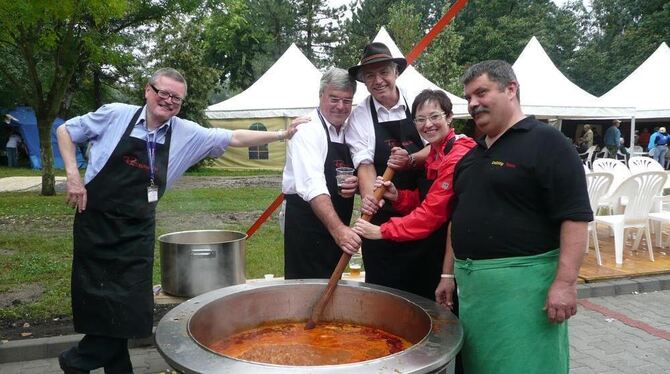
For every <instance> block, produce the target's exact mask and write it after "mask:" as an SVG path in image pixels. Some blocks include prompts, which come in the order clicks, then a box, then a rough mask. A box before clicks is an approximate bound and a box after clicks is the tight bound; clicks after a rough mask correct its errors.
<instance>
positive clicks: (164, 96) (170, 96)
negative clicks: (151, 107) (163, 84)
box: [149, 83, 184, 104]
mask: <svg viewBox="0 0 670 374" xmlns="http://www.w3.org/2000/svg"><path fill="white" fill-rule="evenodd" d="M149 87H151V89H152V90H154V92H155V93H156V95H158V97H160V98H161V99H164V100H167V99H172V102H173V103H175V104H181V103H183V102H184V98H183V97H179V96H177V95H173V94H171V93H169V92H167V91H164V90H159V89H158V88H156V87H155V86H154V85H153V84H151V83H149Z"/></svg>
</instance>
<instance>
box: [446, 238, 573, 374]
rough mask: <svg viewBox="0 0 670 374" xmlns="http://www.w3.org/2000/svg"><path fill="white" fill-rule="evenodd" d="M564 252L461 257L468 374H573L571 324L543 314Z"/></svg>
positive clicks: (460, 285) (459, 269)
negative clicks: (495, 257)
mask: <svg viewBox="0 0 670 374" xmlns="http://www.w3.org/2000/svg"><path fill="white" fill-rule="evenodd" d="M558 254H559V251H558V250H553V251H550V252H546V253H543V254H540V255H535V256H525V257H510V258H500V259H491V260H475V261H473V260H470V259H468V260H459V259H456V266H455V273H456V281H457V282H458V298H459V303H460V305H459V315H460V317H459V319H460V321H461V324H462V325H463V330H464V332H465V337H464V344H463V349H462V350H461V354H462V356H463V367H464V369H465V372H466V373H468V374H495V373H506V374H508V373H543V374H553V373H561V374H562V373H567V372H568V367H569V345H568V324H567V322H563V323H559V324H556V323H552V322H550V321H549V319H548V317H547V313H546V311H545V310H543V309H544V303H545V299H546V297H547V292H548V290H549V287H550V286H551V283H552V282H553V281H554V277H555V276H556V267H557V265H558Z"/></svg>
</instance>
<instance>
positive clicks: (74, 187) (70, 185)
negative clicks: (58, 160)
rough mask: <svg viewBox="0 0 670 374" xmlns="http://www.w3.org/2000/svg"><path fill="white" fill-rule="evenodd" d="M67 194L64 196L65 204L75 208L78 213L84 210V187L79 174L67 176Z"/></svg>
mask: <svg viewBox="0 0 670 374" xmlns="http://www.w3.org/2000/svg"><path fill="white" fill-rule="evenodd" d="M66 189H67V196H65V204H67V205H68V206H69V207H71V208H75V209H77V211H79V213H81V212H83V211H84V210H86V187H84V183H82V181H81V176H79V174H76V175H74V174H73V175H69V174H68V176H67V183H66Z"/></svg>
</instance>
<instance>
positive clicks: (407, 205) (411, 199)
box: [393, 189, 420, 215]
mask: <svg viewBox="0 0 670 374" xmlns="http://www.w3.org/2000/svg"><path fill="white" fill-rule="evenodd" d="M419 202H420V201H419V190H418V189H417V190H398V198H397V199H396V201H394V202H393V209H394V210H395V211H396V212H398V213H400V214H403V215H406V214H408V213H409V212H411V211H412V210H414V208H416V207H417V206H419Z"/></svg>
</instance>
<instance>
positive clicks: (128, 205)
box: [57, 68, 296, 373]
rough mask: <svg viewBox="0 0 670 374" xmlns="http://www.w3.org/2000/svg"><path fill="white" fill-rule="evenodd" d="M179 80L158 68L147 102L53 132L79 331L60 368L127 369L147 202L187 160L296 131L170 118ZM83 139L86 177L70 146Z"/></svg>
mask: <svg viewBox="0 0 670 374" xmlns="http://www.w3.org/2000/svg"><path fill="white" fill-rule="evenodd" d="M186 91H187V85H186V80H185V79H184V77H183V76H182V75H181V74H180V73H179V72H177V71H176V70H174V69H171V68H165V69H160V70H158V71H157V72H156V73H154V75H153V76H152V77H151V79H149V82H148V83H147V85H146V86H145V89H144V97H145V100H146V105H145V106H143V107H139V106H134V105H127V104H119V103H116V104H108V105H104V106H102V107H101V108H100V109H98V110H97V111H96V112H93V113H88V114H85V115H83V116H79V117H75V118H72V119H70V120H69V121H67V122H66V123H65V126H60V127H59V128H58V130H57V137H58V146H59V147H60V150H61V154H62V156H63V161H64V163H65V170H66V174H67V197H66V200H67V204H68V205H69V206H71V207H73V208H75V220H74V229H73V237H74V252H73V260H72V283H71V289H72V312H73V321H74V328H75V331H77V332H78V333H81V334H85V335H84V337H83V338H82V340H81V341H80V342H79V344H78V345H77V346H76V347H73V348H72V349H70V350H68V351H65V352H63V353H61V354H60V356H59V358H58V359H59V364H60V366H61V368H62V369H63V370H64V371H65V372H66V373H80V372H86V373H87V372H89V371H90V370H94V369H97V368H100V367H104V369H105V372H112V373H132V364H131V362H130V358H129V355H128V339H129V338H141V337H146V336H150V335H151V329H152V317H153V293H152V269H153V258H154V253H153V252H154V238H155V209H156V204H157V203H158V200H159V199H160V198H161V196H162V195H163V193H164V192H165V190H166V189H167V188H169V187H170V186H171V185H172V184H173V183H174V182H175V180H176V179H177V178H179V177H180V176H181V175H182V174H183V173H184V172H185V171H186V170H187V169H188V168H189V167H190V166H191V165H193V164H195V163H197V162H198V161H200V160H201V159H203V158H205V157H208V156H209V157H218V156H220V155H221V154H223V152H224V151H225V149H226V148H227V147H228V146H232V147H250V146H256V145H262V144H267V143H270V142H273V141H278V140H282V139H287V138H290V137H291V136H293V134H294V133H295V131H296V129H295V126H294V125H292V126H291V127H289V128H288V130H286V131H277V132H266V131H250V130H234V131H231V130H225V129H208V128H203V127H201V126H199V125H198V124H196V123H194V122H191V121H188V120H185V119H181V118H179V117H176V115H177V113H179V110H180V109H181V105H182V104H183V102H184V100H185V98H186ZM84 142H90V159H89V162H88V167H87V169H86V175H85V177H84V181H82V180H81V177H80V176H79V170H78V169H77V163H76V158H75V147H76V145H75V143H84Z"/></svg>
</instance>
